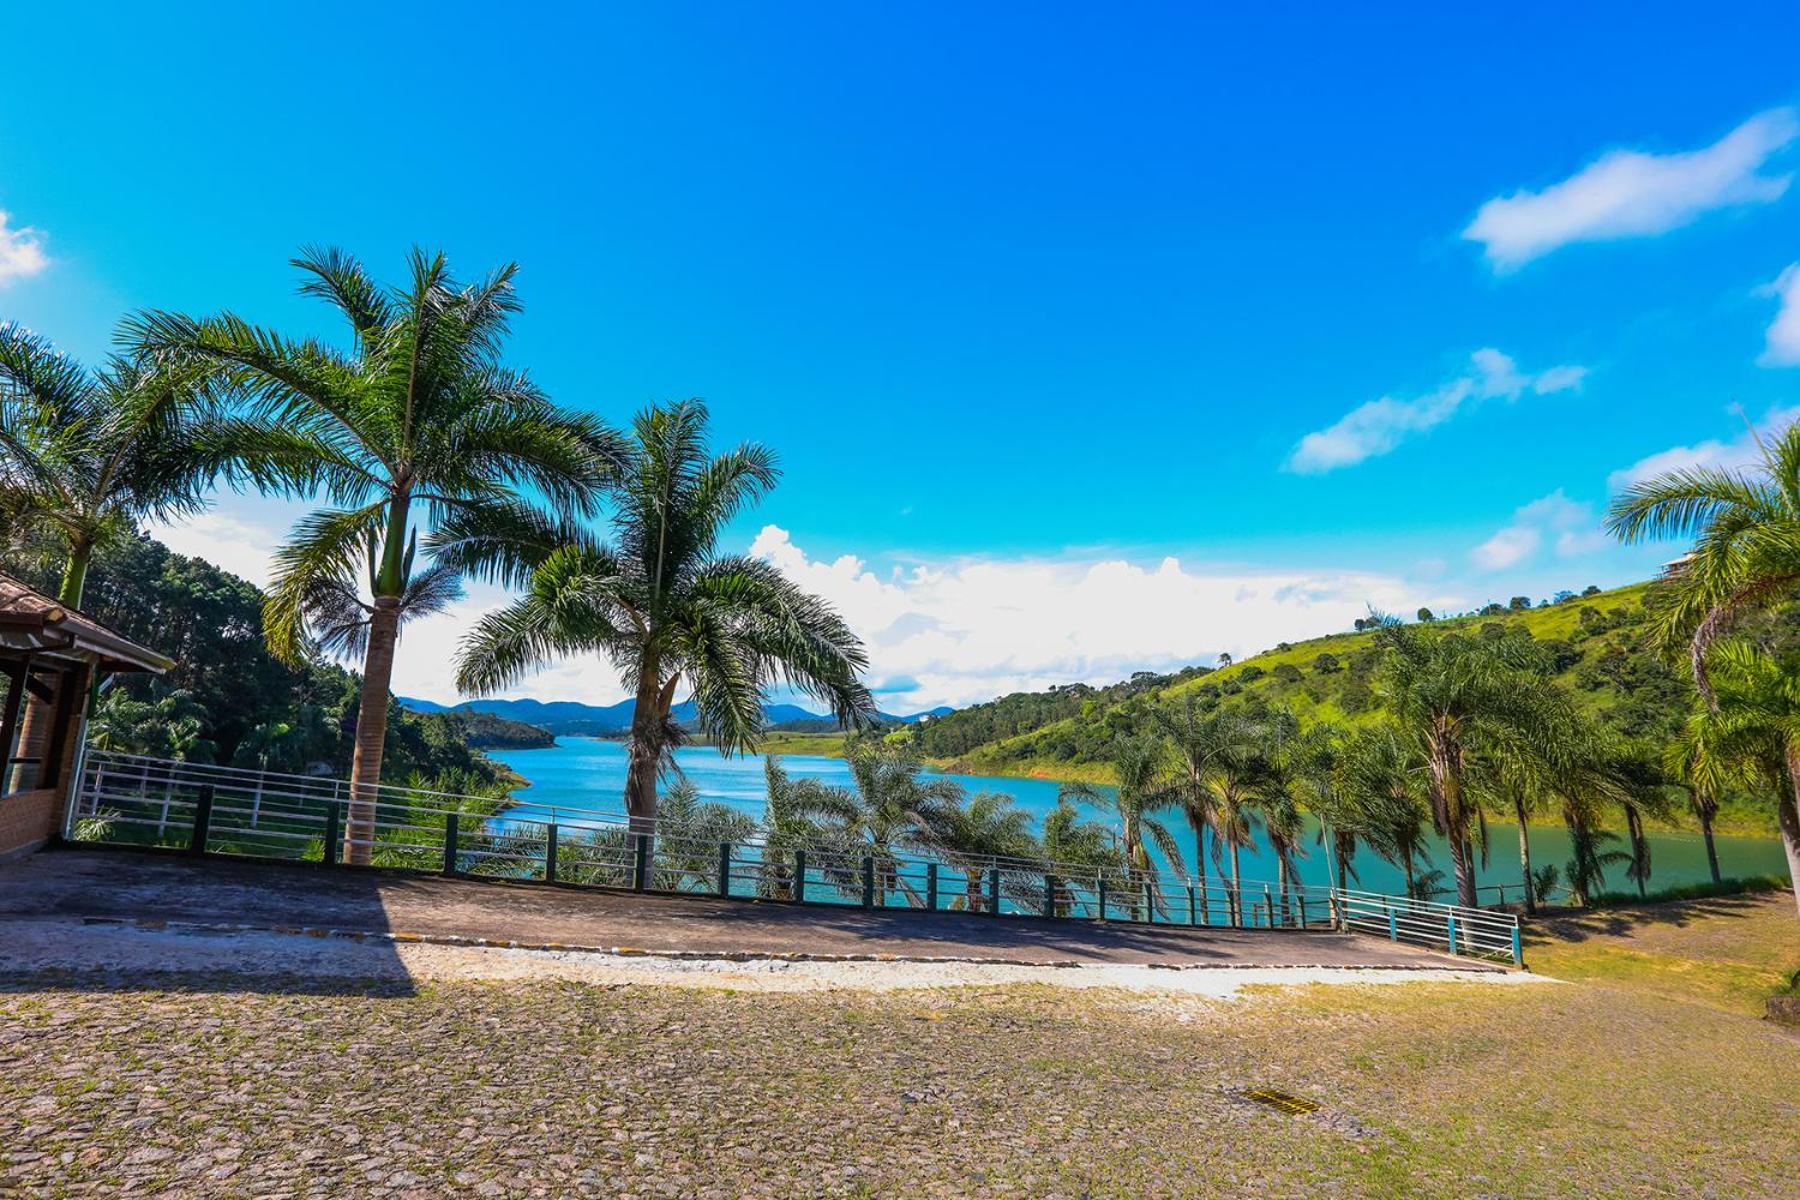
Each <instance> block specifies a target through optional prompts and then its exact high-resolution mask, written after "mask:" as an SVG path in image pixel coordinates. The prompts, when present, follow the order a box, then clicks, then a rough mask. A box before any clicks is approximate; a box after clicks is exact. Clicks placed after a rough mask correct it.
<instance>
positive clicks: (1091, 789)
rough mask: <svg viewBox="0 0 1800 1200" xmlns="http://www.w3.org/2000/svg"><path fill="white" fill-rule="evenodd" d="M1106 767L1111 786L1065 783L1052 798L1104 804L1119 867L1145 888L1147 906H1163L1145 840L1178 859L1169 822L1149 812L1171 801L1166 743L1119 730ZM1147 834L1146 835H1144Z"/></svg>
mask: <svg viewBox="0 0 1800 1200" xmlns="http://www.w3.org/2000/svg"><path fill="white" fill-rule="evenodd" d="M1110 757H1111V759H1112V768H1113V774H1114V777H1115V779H1116V780H1117V784H1116V786H1115V787H1114V788H1113V790H1112V791H1110V792H1108V791H1104V790H1102V789H1100V788H1098V787H1095V786H1094V785H1093V784H1091V783H1065V784H1063V785H1062V788H1061V789H1060V791H1059V793H1058V799H1059V800H1060V799H1080V800H1085V801H1087V802H1088V803H1089V804H1092V805H1094V806H1095V807H1097V808H1105V809H1109V810H1111V811H1112V812H1113V813H1115V814H1117V816H1118V818H1119V844H1120V849H1121V851H1122V852H1123V854H1124V857H1125V869H1126V871H1127V872H1128V873H1129V874H1128V879H1129V881H1130V882H1131V883H1133V884H1138V885H1141V886H1142V887H1143V888H1144V889H1145V890H1146V891H1147V893H1148V899H1149V903H1150V906H1151V907H1152V909H1161V908H1163V903H1162V900H1161V896H1160V891H1159V889H1158V888H1157V886H1156V867H1155V864H1154V863H1152V861H1151V859H1150V849H1149V844H1148V843H1149V842H1155V843H1156V848H1157V849H1158V850H1159V851H1161V852H1162V856H1163V857H1164V858H1165V859H1167V860H1168V861H1169V862H1170V863H1171V864H1175V865H1177V866H1179V864H1180V863H1181V847H1180V845H1179V844H1178V843H1177V842H1176V841H1175V835H1174V834H1173V833H1171V832H1170V831H1169V827H1168V826H1167V825H1164V824H1163V823H1162V822H1161V821H1159V820H1157V819H1156V816H1155V814H1156V813H1159V812H1162V811H1163V810H1165V809H1167V808H1168V807H1169V806H1170V805H1171V804H1172V803H1174V802H1175V795H1174V794H1173V793H1172V792H1171V791H1170V789H1169V788H1168V787H1167V783H1166V780H1165V778H1164V774H1163V772H1164V768H1165V766H1166V765H1167V759H1168V747H1167V745H1166V744H1165V743H1164V742H1163V740H1162V739H1161V738H1159V737H1157V736H1155V735H1153V734H1138V735H1125V736H1122V737H1120V738H1119V739H1118V740H1116V741H1115V742H1114V743H1113V746H1112V753H1111V755H1110ZM1146 839H1147V840H1146Z"/></svg>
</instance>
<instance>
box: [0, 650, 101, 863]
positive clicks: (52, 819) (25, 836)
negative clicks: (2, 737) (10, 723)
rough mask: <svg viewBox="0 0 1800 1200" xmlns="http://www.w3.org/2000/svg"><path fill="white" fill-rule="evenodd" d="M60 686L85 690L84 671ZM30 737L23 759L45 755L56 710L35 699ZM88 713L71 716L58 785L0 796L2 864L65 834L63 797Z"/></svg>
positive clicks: (67, 677) (70, 784)
mask: <svg viewBox="0 0 1800 1200" xmlns="http://www.w3.org/2000/svg"><path fill="white" fill-rule="evenodd" d="M58 683H59V685H61V686H71V687H75V688H81V689H85V688H86V687H87V678H86V672H85V671H77V672H74V673H72V674H69V675H65V676H63V677H61V678H60V679H59V680H58ZM29 707H30V713H29V715H30V717H31V720H30V722H29V726H28V728H29V730H30V736H29V737H22V738H21V739H20V740H21V742H22V743H29V746H27V745H25V744H22V745H21V746H20V748H19V749H18V751H17V753H18V754H19V755H20V757H25V756H28V755H38V754H42V753H43V751H44V749H45V748H46V747H47V746H48V745H49V741H50V727H51V725H52V724H53V723H54V718H53V707H52V705H50V704H46V703H45V702H44V701H42V700H39V699H37V698H36V697H32V698H31V699H30V701H29ZM85 724H86V713H84V712H83V711H81V709H79V708H78V709H77V710H76V711H75V712H74V713H72V714H71V715H70V728H69V730H68V732H67V734H66V735H65V736H64V737H63V739H62V754H61V759H62V762H61V764H60V769H59V770H58V771H57V773H56V786H55V787H49V788H33V789H31V790H29V791H23V792H18V793H15V794H14V795H11V796H0V862H4V861H5V860H6V859H9V858H17V857H19V856H21V855H25V854H30V853H31V852H32V851H33V850H36V849H37V848H38V847H40V846H42V845H43V844H44V843H45V842H47V841H49V840H50V839H51V838H52V837H53V836H55V835H56V834H58V833H60V832H61V831H62V818H63V798H64V797H65V796H66V795H67V794H68V792H69V790H70V789H72V788H73V787H74V786H75V779H74V771H75V755H76V752H77V751H78V750H79V749H80V747H81V740H82V727H83V726H84V725H85Z"/></svg>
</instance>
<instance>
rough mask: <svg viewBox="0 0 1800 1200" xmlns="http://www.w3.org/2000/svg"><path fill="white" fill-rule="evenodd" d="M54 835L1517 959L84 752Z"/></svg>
mask: <svg viewBox="0 0 1800 1200" xmlns="http://www.w3.org/2000/svg"><path fill="white" fill-rule="evenodd" d="M80 778H81V785H80V789H79V791H78V793H77V795H76V802H75V803H74V804H73V805H71V810H70V818H69V823H68V829H67V836H68V837H69V838H70V840H73V841H98V842H110V843H125V844H135V845H150V846H163V847H179V848H185V849H192V850H196V851H200V852H207V851H212V852H226V853H234V854H244V855H253V856H259V857H275V858H288V859H298V860H305V861H314V862H326V863H335V862H339V861H342V860H345V859H352V858H354V859H366V860H367V861H368V862H369V863H370V864H372V865H375V866H382V867H399V868H408V869H413V870H431V871H446V872H450V873H454V874H465V875H485V876H494V877H502V878H509V879H519V880H539V881H545V882H554V883H563V884H578V885H587V886H595V887H610V888H625V889H634V890H638V891H662V892H684V893H700V894H710V895H717V896H721V897H739V898H759V899H769V900H788V901H797V902H800V903H817V904H840V905H844V904H848V905H862V906H864V907H870V908H912V909H928V910H931V911H943V910H946V909H948V910H960V911H967V912H981V913H984V914H988V915H993V916H1036V917H1053V918H1084V919H1101V920H1111V921H1135V922H1139V923H1144V924H1151V925H1184V926H1212V927H1221V926H1224V927H1236V928H1253V929H1289V930H1307V929H1334V928H1335V929H1350V930H1355V931H1357V932H1362V933H1369V934H1374V935H1377V936H1382V937H1388V938H1391V939H1393V940H1395V941H1402V942H1408V943H1411V944H1414V945H1423V946H1430V947H1433V948H1437V949H1443V950H1447V951H1449V952H1450V953H1453V954H1471V955H1481V956H1488V957H1496V958H1511V959H1512V960H1513V961H1515V962H1517V961H1519V950H1520V947H1519V940H1518V919H1517V918H1516V917H1514V916H1512V915H1511V914H1506V913H1496V912H1491V911H1488V910H1483V909H1465V908H1459V907H1457V906H1455V905H1448V904H1440V903H1437V902H1435V901H1429V900H1408V899H1402V898H1399V897H1394V896H1384V895H1380V894H1377V893H1370V892H1358V891H1348V890H1344V889H1332V888H1321V887H1314V886H1310V885H1297V884H1289V885H1288V886H1287V887H1285V888H1283V887H1281V886H1280V885H1278V884H1274V883H1265V882H1261V881H1240V882H1238V883H1236V884H1233V883H1231V882H1230V881H1228V880H1222V879H1218V878H1212V877H1207V878H1199V877H1192V876H1188V875H1184V874H1179V873H1172V872H1155V871H1153V872H1143V871H1122V870H1096V869H1095V868H1093V867H1092V866H1086V865H1081V864H1074V863H1064V862H1055V861H1050V860H1046V859H1036V858H1011V857H995V856H989V855H966V854H958V853H955V852H954V851H950V850H934V849H932V848H929V847H925V846H921V845H905V846H892V847H874V846H870V845H867V844H865V843H861V842H851V841H843V840H839V841H813V842H809V843H806V844H788V843H785V842H783V841H782V840H780V839H778V838H771V836H770V835H769V833H768V831H767V830H766V829H764V828H762V827H761V826H754V827H753V828H752V829H751V830H750V831H749V833H748V834H747V836H744V837H742V838H740V839H737V840H735V841H733V842H729V843H720V842H713V841H704V840H701V839H698V838H696V837H694V836H693V835H692V833H691V831H688V830H684V829H681V828H679V827H677V826H674V825H672V824H671V823H669V822H666V821H664V822H655V821H652V822H644V821H641V820H640V821H638V822H635V823H634V822H633V821H632V820H631V818H629V817H627V816H626V815H625V814H623V813H619V812H610V811H606V810H603V809H597V808H579V807H573V806H564V805H558V806H556V807H555V808H553V809H545V808H539V807H535V806H534V809H533V811H535V812H538V813H543V814H544V815H543V816H526V815H520V814H514V813H512V812H509V811H508V804H509V802H508V801H505V800H499V799H494V798H491V797H476V796H459V795H454V794H450V793H445V792H434V791H430V790H426V789H419V788H408V787H403V786H397V785H391V784H382V785H380V786H379V787H377V788H375V789H373V790H374V793H375V794H374V797H373V800H372V803H369V804H367V805H366V806H365V805H353V804H352V803H351V797H350V785H349V784H348V783H346V782H345V781H343V780H339V779H330V778H315V777H311V776H303V775H287V774H280V773H276V772H269V771H258V770H251V769H244V768H238V767H221V766H213V765H210V764H200V763H188V762H177V761H172V760H168V759H155V758H146V757H143V756H139V755H128V754H119V753H115V752H110V751H99V750H92V749H90V750H89V751H88V752H87V754H86V755H85V758H84V761H83V763H82V766H81V777H80Z"/></svg>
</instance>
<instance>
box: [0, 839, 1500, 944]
mask: <svg viewBox="0 0 1800 1200" xmlns="http://www.w3.org/2000/svg"><path fill="white" fill-rule="evenodd" d="M45 918H110V919H124V920H129V921H170V922H182V923H195V924H217V925H220V926H240V927H241V926H248V927H265V928H275V927H293V926H306V927H313V928H329V929H335V930H351V931H360V932H367V933H398V934H417V935H423V936H426V937H430V938H470V939H480V940H485V941H488V942H498V943H508V942H513V943H519V944H522V945H541V944H559V945H563V946H571V947H584V948H597V949H606V950H613V949H618V948H631V949H634V950H647V951H655V952H662V953H675V954H718V955H728V954H730V955H738V954H750V955H769V956H782V955H794V954H803V955H818V956H825V957H830V956H863V955H881V956H896V957H902V958H922V959H929V958H952V959H974V960H981V961H988V962H997V963H1059V964H1066V963H1079V964H1084V965H1147V964H1154V965H1158V966H1170V967H1364V968H1367V967H1387V968H1412V969H1419V968H1426V969H1437V970H1450V969H1455V970H1462V971H1469V970H1478V971H1479V970H1498V969H1499V968H1491V967H1487V966H1485V965H1484V964H1480V963H1475V962H1472V961H1471V960H1468V959H1453V958H1450V957H1448V956H1446V955H1443V954H1438V953H1435V952H1432V951H1428V950H1423V949H1418V948H1415V947H1410V946H1403V945H1397V944H1394V943H1390V942H1387V941H1384V940H1380V939H1376V938H1369V937H1364V936H1360V935H1354V934H1338V933H1330V932H1323V931H1307V932H1298V931H1291V930H1260V931H1259V930H1233V929H1200V930H1189V929H1185V928H1182V927H1178V926H1171V927H1160V926H1159V927H1148V926H1141V925H1123V924H1119V923H1116V922H1109V923H1105V924H1101V923H1098V922H1091V921H1046V920H1042V919H1038V918H1020V917H1003V918H992V917H983V916H977V915H969V914H926V913H920V912H909V911H905V910H889V911H873V912H869V911H864V910H862V909H858V908H833V907H825V906H815V905H808V906H805V907H801V906H797V905H786V904H775V903H755V902H748V901H742V900H709V899H703V898H689V897H666V896H640V895H631V894H621V893H615V892H601V891H591V890H578V889H575V888H563V887H546V886H543V885H532V884H515V883H504V882H490V881H479V880H468V879H446V878H440V877H436V876H430V875H414V874H406V873H401V872H392V871H379V870H366V869H365V870H357V869H352V868H332V869H326V868H320V867H307V866H299V865H293V864H284V863H263V862H249V861H244V860H232V859H222V858H205V859H195V858H186V857H182V856H178V855H170V854H155V853H143V852H137V851H125V850H74V849H63V850H51V851H46V852H43V853H40V854H37V855H34V856H32V857H30V858H26V859H22V860H18V861H15V862H12V863H7V864H4V865H0V923H4V922H6V921H9V920H11V921H29V922H36V921H40V920H42V919H45ZM3 936H4V934H3V933H0V937H3Z"/></svg>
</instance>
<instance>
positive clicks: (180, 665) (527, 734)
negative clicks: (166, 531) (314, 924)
mask: <svg viewBox="0 0 1800 1200" xmlns="http://www.w3.org/2000/svg"><path fill="white" fill-rule="evenodd" d="M60 566H61V564H60V563H59V562H58V560H57V558H56V555H55V554H54V553H53V552H50V551H49V550H48V548H47V547H46V548H44V552H41V553H40V552H38V550H37V548H36V547H34V546H33V545H31V544H27V545H26V546H25V547H24V548H23V549H22V550H21V551H19V552H17V553H15V554H13V555H12V556H11V557H10V558H9V559H8V560H7V561H6V562H5V563H3V564H0V567H3V568H4V569H5V570H6V571H7V572H8V573H9V574H11V575H13V576H15V577H16V578H18V579H20V580H21V581H23V582H25V583H28V584H30V585H31V586H33V587H36V588H38V589H39V590H41V591H45V592H48V593H50V594H54V593H55V591H56V583H57V573H58V571H59V570H60ZM262 604H263V594H262V592H261V591H259V590H258V589H257V588H256V587H255V586H254V585H252V584H250V583H248V582H246V581H245V580H242V579H239V578H238V577H237V576H235V575H231V574H228V573H227V572H225V571H221V570H220V569H218V568H217V567H215V566H213V565H212V564H211V563H208V562H206V561H205V560H203V559H198V558H188V557H186V556H185V555H181V554H176V553H174V552H172V551H170V550H169V548H168V547H166V546H164V545H163V544H162V543H160V542H157V541H155V540H153V539H151V538H147V537H142V536H139V537H134V538H129V539H126V540H124V541H121V542H119V543H117V544H115V545H112V546H108V547H106V548H104V549H102V550H100V551H99V552H98V553H97V554H96V555H95V558H94V563H93V566H92V568H91V570H90V574H89V578H88V584H87V590H86V594H85V596H84V597H83V602H82V609H83V611H84V612H86V613H88V614H89V615H91V616H93V617H95V618H96V619H98V620H100V621H103V622H105V623H106V624H107V625H109V626H111V627H112V628H113V629H115V630H117V631H118V632H120V633H122V634H124V635H125V636H126V637H129V638H132V639H134V640H136V641H139V642H142V643H143V644H144V645H146V646H149V647H152V648H153V649H156V650H159V651H161V652H162V653H164V654H167V655H169V656H170V657H171V658H173V659H174V660H175V667H174V669H173V670H171V671H170V672H169V673H168V674H167V675H166V676H164V677H162V678H153V677H150V676H143V675H121V676H119V677H117V678H116V679H115V680H113V681H112V683H111V684H110V685H109V686H108V687H107V688H106V690H105V692H104V693H103V694H102V696H101V698H100V702H99V704H98V706H97V707H96V708H95V710H94V715H93V719H92V722H91V725H90V731H89V738H90V741H91V742H92V743H93V744H94V745H96V746H99V747H100V748H102V749H117V750H124V751H127V752H131V753H138V754H153V755H160V756H167V757H172V758H183V759H187V760H190V761H194V762H217V763H223V764H229V765H235V766H249V767H261V768H265V769H268V770H273V771H324V770H329V772H330V773H331V774H333V775H336V776H340V777H341V776H343V775H345V774H346V773H347V772H348V770H349V766H350V755H351V751H352V748H353V745H354V739H355V734H356V706H357V689H358V680H357V678H356V676H354V675H352V674H351V673H350V672H348V671H346V670H344V669H343V668H342V667H339V666H336V665H334V664H332V663H330V662H327V661H324V660H323V659H315V660H314V661H313V662H311V663H309V664H308V665H307V666H305V667H303V668H296V667H290V666H287V665H285V664H283V663H282V662H280V661H278V660H277V659H276V658H275V657H274V656H273V655H271V654H270V653H269V652H268V649H267V647H266V646H265V645H264V642H263V633H262ZM389 722H390V724H389V726H388V752H387V758H386V761H385V762H384V764H383V770H382V775H383V778H384V779H386V780H387V781H389V782H414V783H422V784H426V785H428V786H437V787H440V788H442V790H446V791H465V792H480V793H489V792H492V791H494V790H495V789H497V788H501V787H505V786H507V785H508V784H509V783H511V782H512V776H511V774H510V773H509V772H507V771H505V770H504V769H503V768H501V767H500V766H499V765H498V764H496V763H493V762H491V761H489V760H488V759H487V758H485V757H484V756H482V755H481V754H480V753H478V752H477V751H476V750H475V749H473V748H472V746H474V745H480V744H490V745H508V746H510V745H523V744H527V743H529V744H537V745H541V744H544V742H543V741H542V740H541V739H542V738H546V737H548V735H546V734H543V732H542V731H541V730H534V729H532V728H531V727H530V726H520V725H519V724H518V723H517V722H510V721H506V722H502V721H499V720H498V719H495V720H493V721H480V722H471V721H469V720H468V719H467V718H465V717H463V716H461V715H460V714H459V715H456V716H451V715H447V714H422V713H411V712H407V711H405V710H403V709H402V708H401V707H400V705H399V704H397V703H395V704H392V705H391V706H390V712H389Z"/></svg>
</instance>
